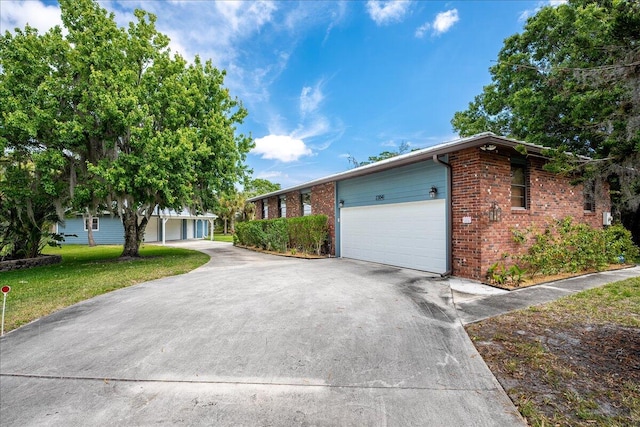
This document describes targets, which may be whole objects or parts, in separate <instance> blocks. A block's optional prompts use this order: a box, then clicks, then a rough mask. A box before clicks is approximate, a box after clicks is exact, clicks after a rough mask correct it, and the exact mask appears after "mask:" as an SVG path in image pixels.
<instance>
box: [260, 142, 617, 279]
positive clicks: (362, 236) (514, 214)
mask: <svg viewBox="0 0 640 427" xmlns="http://www.w3.org/2000/svg"><path fill="white" fill-rule="evenodd" d="M518 146H520V148H524V149H525V150H526V155H523V154H521V153H520V152H521V151H522V150H516V147H518ZM543 150H544V147H541V146H538V145H533V144H528V143H523V142H519V141H515V140H511V139H508V138H504V137H500V136H496V135H494V134H492V133H482V134H479V135H475V136H473V137H469V138H463V139H458V140H455V141H452V142H447V143H444V144H440V145H436V146H433V147H429V148H425V149H422V150H417V151H414V152H411V153H407V154H404V155H401V156H397V157H393V158H391V159H387V160H383V161H380V162H377V163H373V164H370V165H367V166H362V167H359V168H355V169H351V170H348V171H345V172H341V173H338V174H335V175H331V176H327V177H324V178H320V179H317V180H314V181H311V182H307V183H304V184H301V185H297V186H295V187H290V188H286V189H282V190H279V191H276V192H273V193H269V194H264V195H261V196H257V197H254V198H252V199H250V201H252V202H254V203H255V204H256V216H257V218H258V219H264V218H276V217H297V216H301V215H308V214H324V215H327V216H328V217H329V229H330V230H329V234H330V252H331V254H332V255H335V256H337V257H345V258H354V259H360V260H365V261H372V262H378V263H382V264H388V265H394V266H399V267H405V268H413V269H417V270H422V271H428V272H434V273H438V274H442V275H454V276H459V277H465V278H469V279H473V280H483V279H484V277H485V275H486V272H487V269H488V268H489V267H490V266H491V265H492V264H493V263H495V262H496V261H499V260H500V259H501V257H502V255H503V254H504V253H515V252H517V251H518V250H521V248H519V247H518V246H517V245H516V243H515V242H514V240H513V230H514V229H520V230H524V229H525V228H527V227H531V226H533V227H539V228H541V227H543V226H544V225H545V224H547V223H548V222H549V221H550V220H553V219H560V218H564V217H566V216H571V217H573V218H574V220H575V221H578V222H584V223H588V224H590V225H591V226H594V227H602V226H603V219H604V218H605V217H606V216H607V215H606V214H607V213H608V211H609V209H610V207H609V202H608V201H607V200H596V198H595V197H594V194H593V189H592V188H584V187H583V185H575V186H574V185H571V183H570V178H568V177H564V176H559V175H556V174H553V173H550V172H547V171H545V170H544V169H543V166H544V164H545V162H546V161H547V159H546V158H545V157H544V155H543ZM587 187H589V186H587Z"/></svg>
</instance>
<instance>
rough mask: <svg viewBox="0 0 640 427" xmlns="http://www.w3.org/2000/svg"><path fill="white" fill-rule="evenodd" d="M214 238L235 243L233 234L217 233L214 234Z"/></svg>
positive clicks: (217, 240)
mask: <svg viewBox="0 0 640 427" xmlns="http://www.w3.org/2000/svg"><path fill="white" fill-rule="evenodd" d="M213 240H214V241H215V242H231V243H233V234H222V233H215V234H214V235H213Z"/></svg>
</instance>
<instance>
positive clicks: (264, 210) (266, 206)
mask: <svg viewBox="0 0 640 427" xmlns="http://www.w3.org/2000/svg"><path fill="white" fill-rule="evenodd" d="M267 218H269V203H268V200H267V199H264V200H263V201H262V219H267Z"/></svg>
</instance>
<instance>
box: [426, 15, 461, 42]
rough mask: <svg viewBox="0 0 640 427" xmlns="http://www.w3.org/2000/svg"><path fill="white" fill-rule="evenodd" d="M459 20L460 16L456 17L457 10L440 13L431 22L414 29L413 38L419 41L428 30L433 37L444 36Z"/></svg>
mask: <svg viewBox="0 0 640 427" xmlns="http://www.w3.org/2000/svg"><path fill="white" fill-rule="evenodd" d="M459 20H460V16H459V15H458V9H451V10H447V11H446V12H440V13H438V14H437V15H436V17H435V19H434V20H433V22H425V23H424V24H423V25H421V26H420V27H418V28H417V29H416V32H415V36H416V37H417V38H419V39H421V38H422V37H424V35H425V34H426V33H427V32H428V31H429V30H431V31H432V34H433V35H434V36H439V35H440V34H444V33H446V32H447V31H449V30H450V29H451V27H453V26H454V25H455V23H456V22H458V21H459Z"/></svg>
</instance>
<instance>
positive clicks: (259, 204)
mask: <svg viewBox="0 0 640 427" xmlns="http://www.w3.org/2000/svg"><path fill="white" fill-rule="evenodd" d="M262 202H263V200H256V201H255V202H254V204H255V205H256V219H264V218H262Z"/></svg>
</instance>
